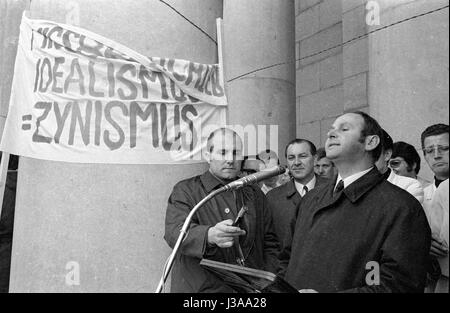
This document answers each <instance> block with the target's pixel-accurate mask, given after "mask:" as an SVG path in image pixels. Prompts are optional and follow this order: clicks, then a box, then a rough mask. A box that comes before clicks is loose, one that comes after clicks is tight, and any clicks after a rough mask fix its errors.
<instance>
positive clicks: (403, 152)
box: [389, 141, 430, 188]
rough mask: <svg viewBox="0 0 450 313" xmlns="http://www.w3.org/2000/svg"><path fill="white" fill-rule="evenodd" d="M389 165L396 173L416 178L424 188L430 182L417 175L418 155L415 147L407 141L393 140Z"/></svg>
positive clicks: (418, 169) (418, 170)
mask: <svg viewBox="0 0 450 313" xmlns="http://www.w3.org/2000/svg"><path fill="white" fill-rule="evenodd" d="M389 167H390V168H391V169H392V171H394V173H395V174H397V175H400V176H405V177H411V178H414V179H417V180H418V181H419V182H420V183H421V184H422V187H424V188H425V187H426V186H428V185H429V184H430V182H429V181H428V180H425V179H424V178H422V177H420V176H419V172H420V155H419V153H418V152H417V150H416V148H415V147H414V146H413V145H410V144H409V143H406V142H403V141H398V142H394V146H393V148H392V157H391V159H390V160H389Z"/></svg>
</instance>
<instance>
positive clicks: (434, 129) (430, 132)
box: [420, 124, 449, 149]
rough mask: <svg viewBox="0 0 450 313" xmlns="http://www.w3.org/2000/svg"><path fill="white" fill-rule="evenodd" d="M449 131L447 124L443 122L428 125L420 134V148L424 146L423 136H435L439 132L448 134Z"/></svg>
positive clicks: (439, 133)
mask: <svg viewBox="0 0 450 313" xmlns="http://www.w3.org/2000/svg"><path fill="white" fill-rule="evenodd" d="M448 133H449V126H448V125H445V124H434V125H431V126H428V127H427V128H426V129H425V130H424V131H423V133H422V135H421V136H420V141H421V143H422V149H424V148H425V138H427V137H430V136H437V135H441V134H448Z"/></svg>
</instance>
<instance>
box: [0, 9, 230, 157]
mask: <svg viewBox="0 0 450 313" xmlns="http://www.w3.org/2000/svg"><path fill="white" fill-rule="evenodd" d="M226 107H227V99H226V96H225V93H224V87H223V79H222V78H221V77H220V75H219V66H218V65H217V64H199V63H194V62H190V61H185V60H175V59H163V58H155V57H146V56H143V55H141V54H139V53H137V52H136V51H133V50H132V49H129V48H127V47H125V46H123V45H121V44H118V43H116V42H114V41H112V40H109V39H107V38H104V37H102V36H99V35H97V34H94V33H92V32H89V31H87V30H83V29H81V28H78V27H74V26H71V25H64V24H58V23H54V22H51V21H45V20H33V19H29V18H27V17H26V16H25V14H24V15H23V17H22V23H21V25H20V37H19V45H18V51H17V57H16V63H15V69H14V79H13V86H12V90H11V100H10V104H9V111H8V116H7V120H6V125H5V129H4V132H3V137H2V141H1V145H0V149H1V150H2V151H7V152H9V153H12V154H17V155H22V156H27V157H33V158H38V159H46V160H54V161H65V162H79V163H121V164H167V163H175V162H183V163H186V162H187V163H193V162H199V161H201V151H202V149H203V147H204V144H205V143H204V140H202V139H204V138H205V137H206V136H208V134H209V132H210V131H211V130H212V128H216V127H220V126H222V125H225V123H226V121H225V119H226V111H225V110H226Z"/></svg>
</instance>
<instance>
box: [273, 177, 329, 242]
mask: <svg viewBox="0 0 450 313" xmlns="http://www.w3.org/2000/svg"><path fill="white" fill-rule="evenodd" d="M329 182H330V180H329V179H326V178H323V177H320V176H317V175H316V185H315V186H314V188H316V187H318V186H321V185H323V184H326V183H329ZM312 190H313V189H312ZM266 197H267V201H268V202H269V207H270V211H271V212H272V218H273V225H274V227H275V233H276V235H277V238H278V240H280V244H281V242H282V240H283V238H284V236H285V235H286V229H287V228H288V226H289V223H290V221H291V220H292V218H294V217H295V214H296V212H297V206H298V205H299V204H300V201H301V199H302V197H301V196H300V194H299V193H298V191H297V189H296V188H295V183H294V180H293V179H291V180H290V181H288V182H287V183H286V184H284V185H281V186H279V187H277V188H274V189H272V190H271V191H269V192H268V193H267V194H266Z"/></svg>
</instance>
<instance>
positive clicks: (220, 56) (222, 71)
mask: <svg viewBox="0 0 450 313" xmlns="http://www.w3.org/2000/svg"><path fill="white" fill-rule="evenodd" d="M222 21H223V20H222V18H220V17H219V18H216V28H217V29H216V33H217V57H218V62H219V79H220V84H221V85H222V86H223V90H224V92H225V97H226V98H227V102H228V100H229V99H228V86H227V81H226V79H225V66H224V62H223V59H224V56H223V52H224V51H225V50H224V47H223V25H222ZM226 123H228V110H226Z"/></svg>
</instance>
